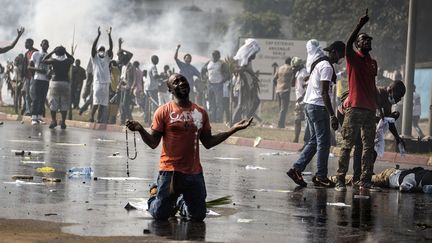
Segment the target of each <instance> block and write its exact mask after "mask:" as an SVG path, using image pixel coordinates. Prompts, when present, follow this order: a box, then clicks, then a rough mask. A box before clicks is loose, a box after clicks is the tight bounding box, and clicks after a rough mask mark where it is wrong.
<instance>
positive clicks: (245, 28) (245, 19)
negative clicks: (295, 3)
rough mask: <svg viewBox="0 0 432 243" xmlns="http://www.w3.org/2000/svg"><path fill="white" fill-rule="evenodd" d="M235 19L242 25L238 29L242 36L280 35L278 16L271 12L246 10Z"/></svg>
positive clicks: (279, 36)
mask: <svg viewBox="0 0 432 243" xmlns="http://www.w3.org/2000/svg"><path fill="white" fill-rule="evenodd" d="M236 21H237V23H238V24H239V25H240V26H242V27H241V29H240V31H241V34H242V35H244V36H253V37H258V38H281V37H282V33H281V20H280V17H279V15H278V14H275V13H273V12H270V11H268V12H264V13H252V12H248V11H246V12H244V13H243V14H242V15H241V16H239V17H238V18H237V19H236Z"/></svg>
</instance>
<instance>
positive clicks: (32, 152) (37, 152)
mask: <svg viewBox="0 0 432 243" xmlns="http://www.w3.org/2000/svg"><path fill="white" fill-rule="evenodd" d="M22 151H24V150H16V149H11V152H12V153H15V154H16V153H17V152H20V153H22ZM44 153H45V151H33V150H30V151H24V154H27V155H31V154H44Z"/></svg>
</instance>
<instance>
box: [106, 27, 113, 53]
mask: <svg viewBox="0 0 432 243" xmlns="http://www.w3.org/2000/svg"><path fill="white" fill-rule="evenodd" d="M111 31H112V27H109V29H108V30H107V33H108V41H109V49H108V56H109V58H111V59H112V58H113V40H112V37H111Z"/></svg>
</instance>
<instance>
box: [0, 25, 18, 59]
mask: <svg viewBox="0 0 432 243" xmlns="http://www.w3.org/2000/svg"><path fill="white" fill-rule="evenodd" d="M17 33H18V35H17V37H16V38H15V40H14V41H13V42H12V43H11V44H10V45H8V46H5V47H0V54H2V53H6V52H8V51H10V50H12V49H13V48H14V47H15V45H16V44H17V42H18V40H19V38H20V37H21V36H22V34H23V33H24V27H21V28H19V29H17Z"/></svg>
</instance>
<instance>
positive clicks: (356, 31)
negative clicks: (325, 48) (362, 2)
mask: <svg viewBox="0 0 432 243" xmlns="http://www.w3.org/2000/svg"><path fill="white" fill-rule="evenodd" d="M368 21H369V16H368V14H367V10H366V14H365V15H364V16H363V17H361V18H360V21H359V23H358V24H357V26H356V27H355V29H354V31H353V32H352V33H351V35H350V37H349V39H348V41H347V45H346V55H347V56H351V55H352V54H354V48H353V44H354V42H355V41H356V39H357V36H358V34H359V32H360V30H361V28H363V26H364V25H365V24H366V23H367V22H368Z"/></svg>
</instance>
